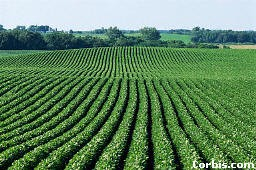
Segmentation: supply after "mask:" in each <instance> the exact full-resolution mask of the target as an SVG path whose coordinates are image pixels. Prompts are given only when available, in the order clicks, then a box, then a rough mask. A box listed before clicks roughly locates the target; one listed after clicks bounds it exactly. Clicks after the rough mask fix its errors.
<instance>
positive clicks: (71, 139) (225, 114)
mask: <svg viewBox="0 0 256 170" xmlns="http://www.w3.org/2000/svg"><path fill="white" fill-rule="evenodd" d="M255 64H256V51H254V50H239V51H236V50H209V49H169V48H153V47H150V48H145V47H136V48H135V47H115V48H113V47H110V48H89V49H80V50H67V51H54V52H40V53H35V54H22V55H14V56H5V57H0V82H1V83H0V120H1V121H0V169H7V168H9V169H14V170H16V169H33V168H34V169H93V168H95V169H123V168H124V169H150V168H154V169H167V168H173V169H191V168H192V161H198V162H211V160H212V159H214V160H215V161H216V162H218V161H223V162H226V163H229V162H250V161H255V160H254V159H255V157H256V147H255V146H256V145H255V139H256V133H255V132H256V119H255V118H256V115H255V113H256V106H255V103H256V98H255V95H256V67H255Z"/></svg>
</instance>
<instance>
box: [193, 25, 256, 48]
mask: <svg viewBox="0 0 256 170" xmlns="http://www.w3.org/2000/svg"><path fill="white" fill-rule="evenodd" d="M192 34H193V37H192V39H191V40H192V42H195V43H250V44H255V43H256V31H232V30H209V29H204V28H202V29H200V28H199V27H196V28H194V29H193V30H192Z"/></svg>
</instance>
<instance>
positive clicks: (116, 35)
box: [106, 27, 124, 41]
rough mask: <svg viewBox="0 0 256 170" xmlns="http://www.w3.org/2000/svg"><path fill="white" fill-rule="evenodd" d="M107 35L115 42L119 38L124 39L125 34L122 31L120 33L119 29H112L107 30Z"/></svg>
mask: <svg viewBox="0 0 256 170" xmlns="http://www.w3.org/2000/svg"><path fill="white" fill-rule="evenodd" d="M106 35H107V36H108V38H109V39H110V40H111V41H115V40H117V39H118V38H122V37H124V34H123V32H122V31H120V30H119V29H118V28H117V27H110V28H109V29H107V32H106Z"/></svg>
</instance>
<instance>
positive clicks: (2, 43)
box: [0, 25, 244, 50]
mask: <svg viewBox="0 0 256 170" xmlns="http://www.w3.org/2000/svg"><path fill="white" fill-rule="evenodd" d="M0 30H1V31H0V50H64V49H76V48H92V47H112V46H155V47H173V48H216V47H217V46H211V45H207V44H185V43H184V42H182V41H162V40H160V38H161V36H160V32H159V31H158V30H157V29H156V28H149V27H145V28H143V29H141V30H140V33H141V35H142V36H130V35H129V36H126V35H125V34H124V33H123V31H121V30H119V29H118V28H117V27H110V28H108V29H105V28H101V29H99V32H105V34H106V35H107V38H104V39H103V38H99V37H93V36H89V35H87V36H85V37H82V36H80V37H77V36H74V34H73V33H75V31H72V30H70V31H69V32H66V33H65V32H58V31H48V30H51V28H50V27H49V26H33V25H32V26H30V27H28V28H26V27H25V26H17V27H16V28H15V29H13V30H5V29H4V28H3V26H2V25H0ZM199 31H200V29H199ZM76 32H77V31H76ZM129 32H130V31H129ZM137 33H138V32H137ZM243 38H244V37H240V39H243Z"/></svg>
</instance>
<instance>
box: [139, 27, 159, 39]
mask: <svg viewBox="0 0 256 170" xmlns="http://www.w3.org/2000/svg"><path fill="white" fill-rule="evenodd" d="M140 33H141V34H142V38H143V39H144V40H146V41H156V40H160V38H161V35H160V32H159V31H158V30H157V29H156V28H150V27H144V28H142V29H140Z"/></svg>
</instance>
